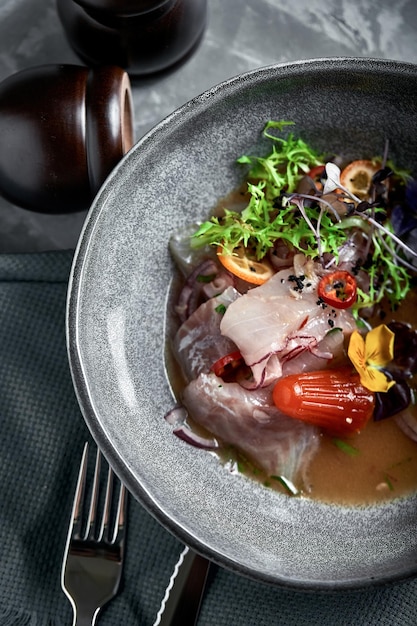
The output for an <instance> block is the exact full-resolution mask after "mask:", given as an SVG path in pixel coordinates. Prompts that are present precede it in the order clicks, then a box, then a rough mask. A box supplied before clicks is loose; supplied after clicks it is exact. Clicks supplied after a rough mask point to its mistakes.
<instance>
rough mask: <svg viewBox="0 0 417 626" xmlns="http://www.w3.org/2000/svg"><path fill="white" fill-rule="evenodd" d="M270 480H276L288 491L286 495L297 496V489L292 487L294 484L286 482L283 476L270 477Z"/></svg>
mask: <svg viewBox="0 0 417 626" xmlns="http://www.w3.org/2000/svg"><path fill="white" fill-rule="evenodd" d="M270 478H273V479H274V480H277V481H278V482H279V483H281V485H282V486H283V487H284V488H285V489H286V490H287V491H288V493H289V494H290V495H292V496H299V495H300V492H299V490H298V489H297V487H296V486H295V485H294V483H292V482H291V481H290V480H288V478H285V476H275V475H272V476H270Z"/></svg>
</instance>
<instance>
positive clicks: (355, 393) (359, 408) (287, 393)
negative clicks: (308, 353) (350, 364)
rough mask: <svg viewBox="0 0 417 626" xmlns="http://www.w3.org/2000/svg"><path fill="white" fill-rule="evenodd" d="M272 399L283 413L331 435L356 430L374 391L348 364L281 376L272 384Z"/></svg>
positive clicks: (365, 416) (370, 405)
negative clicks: (368, 387) (363, 383)
mask: <svg viewBox="0 0 417 626" xmlns="http://www.w3.org/2000/svg"><path fill="white" fill-rule="evenodd" d="M273 400H274V404H275V406H276V407H277V408H278V409H279V410H280V411H282V413H285V415H288V416H289V417H294V418H295V419H299V420H301V421H303V422H307V423H309V424H313V425H314V426H318V427H320V428H323V429H324V430H325V431H329V432H330V433H332V434H335V435H349V434H352V433H355V432H359V431H360V430H361V429H362V428H363V427H364V426H365V424H366V423H367V422H368V420H369V419H370V417H371V416H372V414H373V411H374V406H375V395H374V393H373V392H372V391H369V389H366V387H364V386H363V385H361V383H360V380H359V375H358V374H357V373H356V372H354V371H353V370H352V369H351V368H339V369H334V370H331V369H329V370H319V371H315V372H304V373H302V374H291V375H290V376H284V377H283V378H280V379H279V380H278V381H277V383H276V385H275V387H274V390H273Z"/></svg>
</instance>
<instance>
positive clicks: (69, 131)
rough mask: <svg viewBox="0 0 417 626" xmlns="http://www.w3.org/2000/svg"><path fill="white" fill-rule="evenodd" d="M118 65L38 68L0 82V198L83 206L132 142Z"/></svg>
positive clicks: (47, 206) (48, 207)
mask: <svg viewBox="0 0 417 626" xmlns="http://www.w3.org/2000/svg"><path fill="white" fill-rule="evenodd" d="M133 117H134V116H133V104H132V94H131V85H130V79H129V76H128V74H127V73H126V72H125V71H124V70H122V69H121V68H120V67H116V66H103V67H97V68H91V69H90V68H87V67H82V66H78V65H42V66H35V67H32V68H28V69H26V70H23V71H21V72H17V73H16V74H13V75H11V76H9V77H8V78H6V79H5V80H4V81H3V82H1V83H0V193H1V195H3V196H4V197H5V198H6V199H7V200H9V201H10V202H12V203H13V204H16V205H18V206H21V207H23V208H26V209H30V210H32V211H38V212H42V213H70V212H75V211H81V210H84V209H88V208H89V206H90V204H91V201H92V199H93V198H94V196H95V194H96V193H97V191H98V189H99V188H100V186H101V185H102V183H103V182H104V180H105V179H106V177H107V176H108V174H109V173H110V172H111V170H112V169H113V168H114V167H115V165H116V164H117V163H118V162H119V161H120V159H121V158H122V157H123V156H124V154H126V152H127V151H128V150H129V149H130V148H131V147H132V145H133V143H134V121H133Z"/></svg>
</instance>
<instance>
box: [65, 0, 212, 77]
mask: <svg viewBox="0 0 417 626" xmlns="http://www.w3.org/2000/svg"><path fill="white" fill-rule="evenodd" d="M57 9H58V15H59V17H60V20H61V22H62V25H63V27H64V30H65V32H66V35H67V38H68V41H69V42H70V44H71V46H72V47H73V49H74V50H75V52H76V53H77V54H78V56H79V57H80V58H81V59H82V60H83V61H84V62H85V63H87V65H100V64H114V65H118V66H120V67H122V68H124V69H125V70H126V71H127V72H128V73H129V74H130V75H134V76H138V77H140V76H141V77H143V76H150V75H152V74H156V73H158V72H161V71H163V70H166V69H168V68H172V67H173V66H175V65H176V64H178V63H179V62H180V61H182V60H184V59H185V58H187V57H188V56H189V55H190V54H191V53H192V52H193V50H194V49H195V48H196V46H197V45H198V43H199V41H200V40H201V37H202V34H203V31H204V28H205V23H206V14H207V0H57Z"/></svg>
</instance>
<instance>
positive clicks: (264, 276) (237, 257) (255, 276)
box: [217, 244, 275, 285]
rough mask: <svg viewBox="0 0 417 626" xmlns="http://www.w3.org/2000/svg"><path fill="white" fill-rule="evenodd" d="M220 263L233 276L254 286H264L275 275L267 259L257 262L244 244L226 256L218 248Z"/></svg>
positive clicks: (221, 249)
mask: <svg viewBox="0 0 417 626" xmlns="http://www.w3.org/2000/svg"><path fill="white" fill-rule="evenodd" d="M217 254H218V257H219V261H220V263H221V264H222V265H223V266H224V267H225V268H226V269H227V270H228V271H229V272H231V273H232V274H234V275H235V276H237V277H238V278H241V279H242V280H245V281H246V282H247V283H252V284H253V285H262V284H263V283H264V282H266V281H267V280H268V278H271V276H273V274H274V273H275V272H274V270H273V268H272V265H271V264H270V263H269V262H268V261H267V260H265V259H262V260H261V261H257V260H256V259H255V258H254V257H252V256H251V255H250V253H249V252H248V250H247V249H246V248H245V246H244V245H243V244H239V245H238V246H236V248H234V249H233V252H232V253H231V254H225V253H224V251H223V248H222V247H221V246H219V247H218V248H217Z"/></svg>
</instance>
